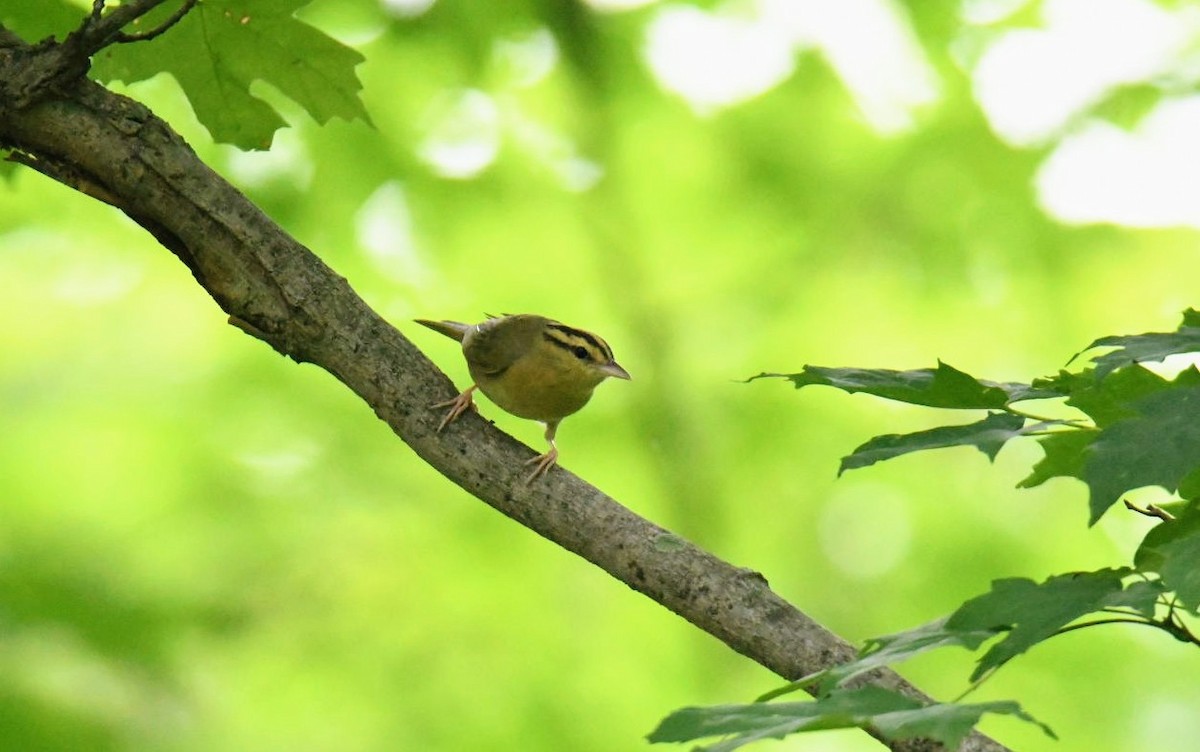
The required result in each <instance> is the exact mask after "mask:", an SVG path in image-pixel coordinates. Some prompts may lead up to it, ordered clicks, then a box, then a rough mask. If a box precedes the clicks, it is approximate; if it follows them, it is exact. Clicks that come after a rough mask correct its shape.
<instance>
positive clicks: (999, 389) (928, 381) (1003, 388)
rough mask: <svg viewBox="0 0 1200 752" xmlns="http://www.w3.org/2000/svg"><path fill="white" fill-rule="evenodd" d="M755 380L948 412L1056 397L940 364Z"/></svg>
mask: <svg viewBox="0 0 1200 752" xmlns="http://www.w3.org/2000/svg"><path fill="white" fill-rule="evenodd" d="M761 378H786V379H790V380H791V382H792V383H793V384H794V385H795V386H796V388H797V389H799V388H800V387H804V386H812V385H818V386H832V387H835V388H837V389H841V390H842V391H844V392H849V393H855V392H864V393H866V394H873V395H875V396H876V397H883V398H885V399H890V400H896V401H897V402H908V403H910V404H913V405H925V406H927V407H945V408H954V409H996V408H1001V407H1004V406H1005V405H1007V404H1009V403H1010V402H1019V401H1021V400H1030V399H1046V398H1051V397H1058V396H1060V395H1058V394H1056V393H1054V392H1050V391H1046V390H1039V389H1035V388H1034V387H1032V386H1031V385H1029V384H1020V383H1008V384H1001V383H997V382H994V381H981V380H979V379H976V378H975V377H974V376H970V375H969V374H966V373H963V372H962V371H959V370H958V369H956V368H954V367H952V366H949V365H946V364H945V363H943V362H941V361H938V367H937V368H936V369H934V368H921V369H917V370H915V371H893V370H891V369H887V368H826V367H823V366H804V370H803V371H801V372H800V373H792V374H782V373H760V374H759V375H758V376H754V377H752V378H751V379H749V380H750V381H753V380H754V379H761Z"/></svg>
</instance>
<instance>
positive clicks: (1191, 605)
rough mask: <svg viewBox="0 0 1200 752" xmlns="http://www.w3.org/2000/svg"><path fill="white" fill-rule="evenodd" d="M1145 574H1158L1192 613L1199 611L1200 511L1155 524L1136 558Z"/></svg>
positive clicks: (1192, 509)
mask: <svg viewBox="0 0 1200 752" xmlns="http://www.w3.org/2000/svg"><path fill="white" fill-rule="evenodd" d="M1133 561H1134V564H1136V565H1137V568H1138V569H1139V570H1140V571H1142V572H1158V574H1159V576H1160V577H1162V582H1163V585H1164V586H1165V587H1167V588H1169V589H1170V590H1172V591H1174V592H1175V594H1176V595H1177V596H1179V602H1180V604H1182V605H1183V606H1184V607H1185V608H1187V609H1188V610H1189V611H1191V612H1192V613H1197V612H1200V511H1197V510H1196V509H1195V507H1192V508H1190V509H1189V510H1188V512H1187V513H1186V514H1185V515H1184V516H1182V517H1179V518H1177V519H1174V520H1169V521H1167V522H1163V523H1161V524H1158V525H1155V526H1154V527H1153V528H1152V529H1151V530H1150V532H1148V533H1146V537H1145V538H1143V539H1142V544H1141V546H1139V547H1138V550H1137V554H1136V555H1135V556H1134V559H1133Z"/></svg>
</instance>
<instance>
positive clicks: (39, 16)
mask: <svg viewBox="0 0 1200 752" xmlns="http://www.w3.org/2000/svg"><path fill="white" fill-rule="evenodd" d="M86 17H87V10H86V9H85V8H82V7H80V6H79V5H78V4H75V3H71V2H68V0H36V2H31V0H0V25H2V26H4V28H6V29H8V30H9V31H11V32H13V33H15V34H17V35H18V36H20V37H21V38H22V39H24V40H25V41H26V42H39V41H41V40H42V39H45V38H46V37H56V38H58V39H63V38H65V37H66V36H67V34H68V33H70V32H72V31H74V30H75V29H76V28H77V27H78V26H79V25H80V24H81V23H83V19H84V18H86Z"/></svg>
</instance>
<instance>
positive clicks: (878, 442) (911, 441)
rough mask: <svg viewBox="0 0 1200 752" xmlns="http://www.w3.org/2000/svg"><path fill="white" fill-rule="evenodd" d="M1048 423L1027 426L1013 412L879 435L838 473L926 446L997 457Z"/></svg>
mask: <svg viewBox="0 0 1200 752" xmlns="http://www.w3.org/2000/svg"><path fill="white" fill-rule="evenodd" d="M1046 425H1048V424H1045V423H1038V424H1035V425H1031V426H1028V427H1026V426H1025V418H1023V417H1021V416H1020V415H1012V414H1011V413H992V414H990V415H988V416H987V417H986V418H984V419H983V420H981V421H979V422H977V423H970V424H968V425H965V426H940V427H938V428H931V429H929V430H928V431H917V432H916V433H907V434H887V435H886V436H876V437H875V438H873V439H871V440H870V441H868V442H867V443H865V444H863V445H862V446H860V447H858V448H857V449H855V450H854V452H853V453H851V454H850V455H849V456H847V457H843V458H842V464H841V467H840V468H839V469H838V474H839V475H841V474H842V473H844V472H846V471H847V470H853V469H855V468H859V467H867V466H868V465H873V464H875V463H876V462H881V461H883V460H890V459H892V458H893V457H899V456H900V455H902V454H908V453H910V452H919V451H921V450H925V449H941V448H944V447H953V446H973V447H976V448H977V449H979V451H981V452H983V453H984V454H986V455H987V456H988V459H991V460H994V459H995V458H996V454H997V452H999V451H1000V448H1001V447H1003V446H1004V442H1006V441H1008V440H1009V439H1012V438H1015V437H1017V436H1021V435H1022V434H1025V433H1029V432H1031V431H1036V430H1040V429H1041V428H1044V427H1045V426H1046Z"/></svg>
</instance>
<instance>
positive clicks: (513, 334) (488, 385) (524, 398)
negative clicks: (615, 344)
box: [416, 314, 630, 483]
mask: <svg viewBox="0 0 1200 752" xmlns="http://www.w3.org/2000/svg"><path fill="white" fill-rule="evenodd" d="M416 321H417V323H418V324H422V325H424V326H427V327H429V328H430V329H432V330H434V331H435V332H441V333H442V334H444V335H446V336H447V337H450V338H452V339H456V340H458V341H459V342H461V343H462V350H463V356H464V357H465V358H466V359H467V370H468V371H470V373H471V378H472V379H473V380H474V381H475V383H474V384H472V385H471V386H470V387H469V388H467V389H466V390H464V391H463V392H462V394H460V395H458V396H457V397H455V398H454V399H452V400H450V401H449V402H439V403H438V404H436V405H434V407H449V408H450V410H449V411H448V412H447V413H446V417H445V418H443V419H442V422H441V424H440V425H439V426H438V431H441V430H442V429H443V428H445V427H446V426H447V425H449V424H450V423H451V422H452V421H453V420H454V419H455V418H457V417H458V416H460V415H462V414H463V413H464V412H466V411H467V410H469V409H472V408H473V407H474V402H473V401H472V399H471V393H472V392H474V391H475V390H476V389H479V390H480V391H481V392H483V393H484V394H485V395H487V397H488V399H490V400H491V401H492V402H495V403H496V404H497V405H499V406H500V407H501V408H503V409H504V410H505V411H506V412H509V413H512V414H513V415H516V416H517V417H518V418H529V419H531V420H540V421H541V422H543V423H545V424H546V441H547V442H548V443H549V444H550V449H549V451H547V452H546V453H545V454H542V455H539V456H537V457H534V458H533V459H532V460H530V461H529V462H528V463H526V464H531V465H534V468H533V472H532V473H531V474H530V475H529V477H528V478H526V480H525V482H526V483H532V482H533V481H534V480H535V479H536V478H537V477H538V476H539V475H542V474H543V473H545V472H546V471H547V470H549V469H550V468H551V467H552V466H553V465H554V463H555V462H557V461H558V447H557V446H555V444H554V434H555V432H556V431H557V430H558V424H559V423H560V422H561V421H562V419H563V418H565V417H567V416H568V415H570V414H571V413H573V412H575V411H577V410H579V409H580V408H581V407H583V406H584V405H586V404H587V401H588V400H589V399H591V397H592V390H594V389H595V388H596V385H598V384H599V383H600V382H601V381H604V380H605V379H606V378H608V377H610V376H611V377H613V378H618V379H628V378H630V376H629V372H628V371H626V370H625V369H624V368H622V367H621V366H620V365H618V364H617V361H616V360H614V359H613V353H612V349H611V348H610V347H609V346H608V343H606V342H605V341H604V340H603V339H601V338H600V337H597V336H596V335H595V334H592V333H591V332H586V331H584V330H582V329H576V328H574V327H570V326H566V325H565V324H560V323H558V322H557V321H554V320H552V319H548V318H546V317H545V316H535V315H533V314H518V315H513V316H498V317H494V318H489V319H487V320H486V321H483V322H482V323H479V324H462V323H459V322H457V321H429V320H427V319H417V320H416Z"/></svg>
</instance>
